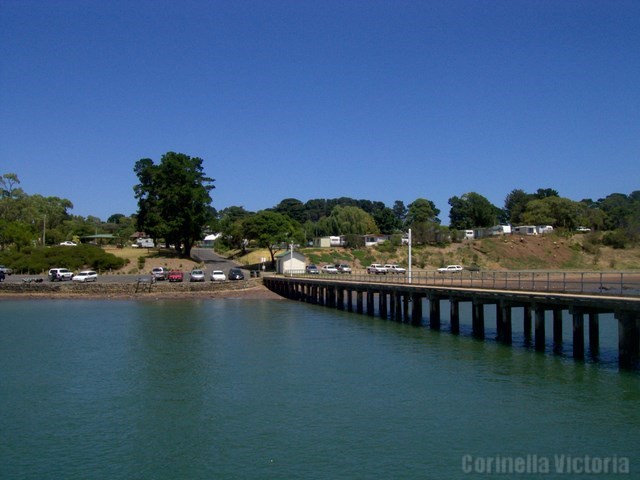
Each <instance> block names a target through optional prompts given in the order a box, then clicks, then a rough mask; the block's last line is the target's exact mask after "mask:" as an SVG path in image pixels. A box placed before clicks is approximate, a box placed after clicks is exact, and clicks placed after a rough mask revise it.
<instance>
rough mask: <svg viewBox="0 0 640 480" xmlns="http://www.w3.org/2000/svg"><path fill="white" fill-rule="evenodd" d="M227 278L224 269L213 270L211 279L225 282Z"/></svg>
mask: <svg viewBox="0 0 640 480" xmlns="http://www.w3.org/2000/svg"><path fill="white" fill-rule="evenodd" d="M226 279H227V276H226V275H225V274H224V272H223V271H222V270H214V271H213V272H211V281H212V282H224V281H225V280H226Z"/></svg>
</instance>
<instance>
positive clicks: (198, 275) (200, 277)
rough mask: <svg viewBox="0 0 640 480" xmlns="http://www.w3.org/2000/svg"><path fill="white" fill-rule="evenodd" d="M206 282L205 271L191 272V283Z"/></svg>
mask: <svg viewBox="0 0 640 480" xmlns="http://www.w3.org/2000/svg"><path fill="white" fill-rule="evenodd" d="M204 280H205V274H204V271H202V270H200V269H196V270H191V273H190V274H189V281H190V282H204Z"/></svg>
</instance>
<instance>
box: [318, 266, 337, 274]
mask: <svg viewBox="0 0 640 480" xmlns="http://www.w3.org/2000/svg"><path fill="white" fill-rule="evenodd" d="M322 273H338V269H337V268H336V266H335V265H325V266H324V267H322Z"/></svg>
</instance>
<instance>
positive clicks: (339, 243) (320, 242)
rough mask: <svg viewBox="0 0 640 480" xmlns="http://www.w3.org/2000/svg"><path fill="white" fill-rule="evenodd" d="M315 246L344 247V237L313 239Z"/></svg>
mask: <svg viewBox="0 0 640 480" xmlns="http://www.w3.org/2000/svg"><path fill="white" fill-rule="evenodd" d="M313 246H314V247H316V248H330V247H343V246H344V236H340V237H339V236H328V237H316V238H314V239H313Z"/></svg>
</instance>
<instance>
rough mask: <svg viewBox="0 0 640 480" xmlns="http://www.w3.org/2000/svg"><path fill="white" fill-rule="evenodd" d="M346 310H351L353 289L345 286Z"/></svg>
mask: <svg viewBox="0 0 640 480" xmlns="http://www.w3.org/2000/svg"><path fill="white" fill-rule="evenodd" d="M347 310H348V311H349V312H353V290H351V289H350V288H347Z"/></svg>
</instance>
